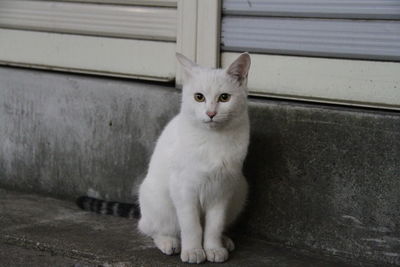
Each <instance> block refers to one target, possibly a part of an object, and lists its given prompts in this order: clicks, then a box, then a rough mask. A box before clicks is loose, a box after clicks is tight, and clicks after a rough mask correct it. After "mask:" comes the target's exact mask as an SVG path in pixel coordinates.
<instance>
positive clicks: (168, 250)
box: [154, 236, 181, 255]
mask: <svg viewBox="0 0 400 267" xmlns="http://www.w3.org/2000/svg"><path fill="white" fill-rule="evenodd" d="M154 243H155V244H156V246H157V248H158V249H159V250H161V252H162V253H164V254H167V255H172V254H177V253H179V252H180V251H181V242H180V241H179V239H177V238H175V237H171V236H157V237H155V238H154Z"/></svg>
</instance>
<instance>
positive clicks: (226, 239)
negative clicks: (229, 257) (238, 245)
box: [222, 235, 235, 252]
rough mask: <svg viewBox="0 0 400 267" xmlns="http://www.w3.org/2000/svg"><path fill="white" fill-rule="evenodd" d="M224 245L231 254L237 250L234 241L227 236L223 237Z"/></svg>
mask: <svg viewBox="0 0 400 267" xmlns="http://www.w3.org/2000/svg"><path fill="white" fill-rule="evenodd" d="M222 245H223V246H224V248H226V249H227V250H228V251H229V252H231V251H233V250H234V249H235V243H233V241H232V239H230V238H229V237H227V236H226V235H224V236H222Z"/></svg>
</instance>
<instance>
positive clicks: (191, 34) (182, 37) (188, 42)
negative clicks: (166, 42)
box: [176, 0, 197, 86]
mask: <svg viewBox="0 0 400 267" xmlns="http://www.w3.org/2000/svg"><path fill="white" fill-rule="evenodd" d="M196 38H197V0H178V22H177V40H176V52H178V53H181V54H183V55H185V56H186V57H187V58H189V59H191V60H192V61H194V62H195V61H196ZM176 67H177V68H176V84H177V85H178V86H179V85H182V80H183V76H184V73H183V69H182V68H181V66H180V65H179V63H177V65H176Z"/></svg>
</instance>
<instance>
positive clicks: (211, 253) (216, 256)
mask: <svg viewBox="0 0 400 267" xmlns="http://www.w3.org/2000/svg"><path fill="white" fill-rule="evenodd" d="M205 251H206V255H207V260H208V261H211V262H224V261H226V260H227V259H228V257H229V252H228V250H227V249H226V248H208V249H205Z"/></svg>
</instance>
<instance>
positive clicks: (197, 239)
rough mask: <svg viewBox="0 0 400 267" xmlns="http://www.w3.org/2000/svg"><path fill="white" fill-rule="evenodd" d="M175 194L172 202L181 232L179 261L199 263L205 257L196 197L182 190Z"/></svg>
mask: <svg viewBox="0 0 400 267" xmlns="http://www.w3.org/2000/svg"><path fill="white" fill-rule="evenodd" d="M182 192H183V193H182V194H180V193H179V192H176V193H175V194H174V195H173V200H174V204H175V208H176V213H177V215H178V221H179V226H180V230H181V245H182V249H181V260H182V261H183V262H189V263H201V262H203V261H205V259H206V256H205V253H204V250H203V247H202V239H203V230H202V227H201V222H200V209H199V203H198V199H196V195H195V194H192V193H188V192H187V191H186V192H185V190H182Z"/></svg>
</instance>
